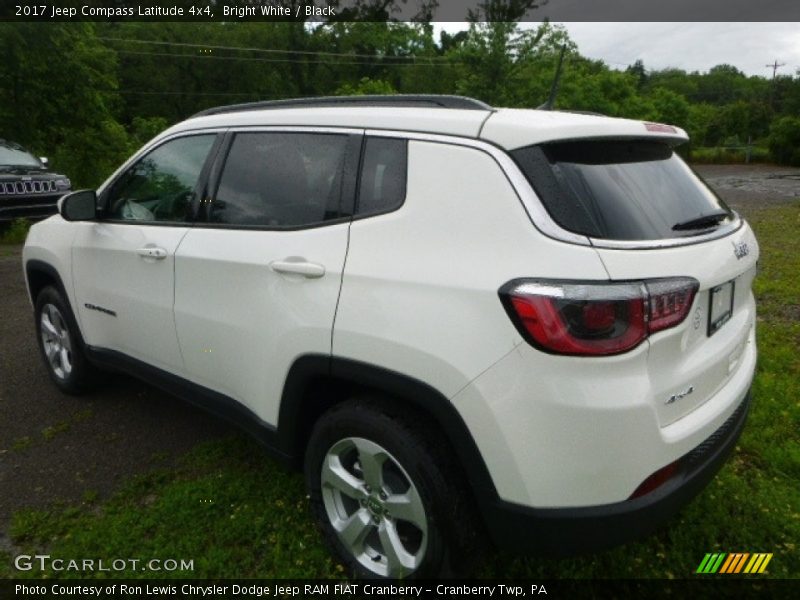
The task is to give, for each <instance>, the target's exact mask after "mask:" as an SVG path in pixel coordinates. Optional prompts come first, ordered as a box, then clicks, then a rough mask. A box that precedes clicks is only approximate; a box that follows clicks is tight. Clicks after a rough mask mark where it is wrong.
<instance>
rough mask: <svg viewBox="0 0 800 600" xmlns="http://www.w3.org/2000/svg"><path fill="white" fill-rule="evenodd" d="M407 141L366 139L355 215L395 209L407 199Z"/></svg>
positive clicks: (377, 138)
mask: <svg viewBox="0 0 800 600" xmlns="http://www.w3.org/2000/svg"><path fill="white" fill-rule="evenodd" d="M407 147H408V142H407V140H401V139H397V138H381V137H372V138H368V139H367V141H366V144H365V146H364V158H363V160H362V165H361V179H360V182H359V188H358V189H359V191H358V206H357V208H356V214H358V215H370V214H378V213H384V212H388V211H391V210H394V209H395V208H397V207H398V206H400V205H401V204H403V201H404V200H405V198H406V173H407V171H408V151H407Z"/></svg>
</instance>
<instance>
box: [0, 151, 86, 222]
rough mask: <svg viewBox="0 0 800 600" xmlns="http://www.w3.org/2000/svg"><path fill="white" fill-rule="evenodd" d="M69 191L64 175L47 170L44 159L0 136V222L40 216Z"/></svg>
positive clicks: (40, 217)
mask: <svg viewBox="0 0 800 600" xmlns="http://www.w3.org/2000/svg"><path fill="white" fill-rule="evenodd" d="M69 190H70V181H69V179H67V177H66V175H59V174H57V173H51V172H50V171H49V170H48V168H47V159H39V158H36V157H35V156H34V155H33V154H31V153H30V152H28V151H27V150H25V148H23V147H22V146H20V145H19V144H15V143H14V142H7V141H6V140H4V139H0V223H3V222H6V221H11V220H13V219H17V218H26V219H30V220H32V221H33V220H38V219H44V218H45V217H49V216H50V215H54V214H55V213H56V203H57V202H58V199H59V198H61V196H63V195H64V194H66V193H67V192H68V191H69Z"/></svg>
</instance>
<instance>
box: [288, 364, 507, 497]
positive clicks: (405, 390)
mask: <svg viewBox="0 0 800 600" xmlns="http://www.w3.org/2000/svg"><path fill="white" fill-rule="evenodd" d="M363 393H378V394H381V395H382V396H385V397H387V398H388V399H389V400H391V401H393V402H397V403H410V405H411V409H412V410H414V411H415V412H417V413H420V414H421V415H423V416H425V417H429V418H431V419H432V420H433V422H434V424H435V425H436V426H437V427H438V428H439V430H440V431H441V432H442V433H443V434H444V436H445V438H446V440H447V442H448V443H449V445H450V447H451V448H452V450H453V452H454V454H455V456H456V459H457V462H458V463H459V465H460V466H461V469H462V471H463V474H464V477H465V479H466V481H467V483H468V485H469V487H470V488H471V490H472V492H473V495H474V498H475V500H476V501H477V503H478V505H479V506H480V507H484V506H487V505H489V504H493V503H494V502H496V501H497V498H498V495H497V490H496V488H495V486H494V483H493V481H492V478H491V476H490V474H489V470H488V468H487V467H486V463H485V462H484V460H483V457H482V456H481V453H480V451H479V450H478V446H477V444H476V443H475V440H474V439H473V437H472V434H471V433H470V431H469V429H468V428H467V425H466V423H465V422H464V420H463V418H462V417H461V414H460V413H459V412H458V410H457V409H456V408H455V406H454V405H453V403H452V402H450V400H449V399H448V398H447V397H445V396H444V395H443V394H442V393H441V392H439V391H438V390H436V389H435V388H433V387H431V386H430V385H428V384H426V383H425V382H422V381H420V380H418V379H415V378H412V377H409V376H406V375H403V374H402V373H398V372H396V371H392V370H390V369H386V368H383V367H379V366H376V365H372V364H369V363H364V362H361V361H355V360H350V359H345V358H337V357H330V356H325V355H306V356H302V357H300V358H298V359H297V360H296V361H295V362H294V364H293V365H292V367H291V368H290V370H289V373H288V375H287V378H286V383H285V385H284V391H283V395H282V398H281V406H280V412H279V416H278V440H279V445H280V446H281V447H282V448H283V450H284V452H285V453H286V454H287V455H289V456H292V457H293V463H294V464H295V465H296V466H297V465H301V464H302V461H303V457H304V455H305V448H306V444H307V442H308V439H309V437H310V434H311V430H312V428H313V426H314V423H315V422H316V420H317V419H318V418H319V417H320V416H321V415H322V414H323V413H324V412H325V411H326V410H327V409H329V408H330V407H331V406H333V405H335V404H337V403H338V402H341V401H343V400H346V399H347V398H350V397H352V396H353V395H354V394H363ZM481 512H483V511H481Z"/></svg>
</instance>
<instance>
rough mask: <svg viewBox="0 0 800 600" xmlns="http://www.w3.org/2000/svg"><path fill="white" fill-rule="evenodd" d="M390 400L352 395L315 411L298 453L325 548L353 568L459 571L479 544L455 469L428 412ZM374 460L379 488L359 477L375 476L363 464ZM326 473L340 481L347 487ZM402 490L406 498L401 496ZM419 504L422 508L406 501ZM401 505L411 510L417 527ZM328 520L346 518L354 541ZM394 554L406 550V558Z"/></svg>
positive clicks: (412, 573) (366, 571)
mask: <svg viewBox="0 0 800 600" xmlns="http://www.w3.org/2000/svg"><path fill="white" fill-rule="evenodd" d="M398 406H399V405H397V404H394V403H391V402H388V401H385V400H383V399H380V398H358V399H354V400H349V401H346V402H343V403H341V404H338V405H336V406H334V407H333V408H331V409H330V410H329V411H328V412H327V413H325V414H324V415H323V416H322V417H320V419H319V420H318V421H317V423H316V425H315V427H314V429H313V431H312V433H311V438H310V440H309V443H308V448H307V451H306V459H305V476H306V486H307V488H308V491H309V495H310V499H311V508H312V511H313V513H314V516H315V517H316V519H317V522H318V524H319V526H320V528H321V530H322V533H323V536H324V538H325V541H326V543H327V544H328V546H329V547H330V548H331V550H332V551H333V553H334V555H335V556H336V557H337V558H338V559H339V560H340V561H341V562H342V564H343V565H344V566H345V567H346V568H347V570H348V572H349V573H350V574H352V575H354V576H356V577H361V578H392V579H395V578H401V577H402V578H404V579H409V578H413V579H417V578H431V577H456V576H464V575H467V574H469V573H470V572H471V569H472V567H473V566H474V565H475V564H476V562H477V560H479V552H478V550H479V548H478V547H477V546H478V544H477V540H478V536H477V534H476V531H477V530H476V520H475V517H476V515H475V511H474V510H473V508H472V504H471V502H470V500H469V498H470V495H469V493H468V492H467V490H466V488H465V485H464V484H463V477H462V476H461V475H460V473H461V471H460V469H459V468H458V466H457V465H456V464H454V462H453V460H452V458H451V456H452V451H451V450H450V449H449V447H448V446H447V444H446V442H445V440H444V439H443V436H442V435H441V433H440V432H438V430H436V429H435V428H433V427H432V426H431V425H430V421H429V420H427V419H425V418H424V417H422V416H421V415H420V416H415V415H414V414H413V413H409V412H408V411H407V410H403V411H402V412H401V411H400V409H399V408H398ZM356 444H358V445H356ZM376 448H377V449H378V450H376ZM381 451H385V455H384V454H381V453H380V452H381ZM362 457H364V459H365V460H366V461H367V462H365V465H366V466H365V467H364V468H362V465H361V462H362ZM376 457H377V460H375V461H374V462H373V461H372V460H371V459H373V458H376ZM380 460H383V461H385V462H383V466H382V467H381V468H380V469H379V471H380V474H381V475H380V478H381V479H380V481H381V485H380V488H381V489H380V490H376V489H373V488H374V487H375V486H370V485H369V484H368V483H367V482H368V480H372V481H375V480H376V479H375V475H374V473H375V472H376V470H375V468H373V469H371V472H372V475H370V474H369V472H368V471H370V468H369V466H368V464H373V465H375V464H378V463H379V462H380ZM323 463H324V464H325V472H323ZM398 467H399V468H398ZM342 469H344V471H345V472H344V473H343V472H342ZM337 473H342V474H343V475H342V476H339V475H336V474H337ZM323 479H326V482H325V483H323ZM332 481H336V482H342V485H343V489H346V490H347V491H346V492H344V491H341V489H339V488H337V487H334V485H333V484H332ZM406 484H408V487H407V488H406ZM351 486H352V487H351ZM359 486H360V489H358V488H359ZM354 490H356V491H354ZM404 490H405V491H404ZM414 490H415V491H416V494H415V493H414ZM382 492H384V493H382ZM401 498H404V499H407V500H408V502H407V503H404V504H402V505H401V503H400V502H399V500H400V499H401ZM382 500H385V501H386V502H385V504H384V503H382ZM419 506H421V507H422V508H423V510H422V511H419V510H414V507H417V509H418V507H419ZM395 510H397V512H394V511H395ZM393 512H394V514H393ZM401 514H403V515H405V514H407V515H411V516H412V518H413V520H414V521H416V522H417V523H419V524H420V526H418V525H417V524H415V523H413V522H412V521H411V520H405V519H404V518H402V516H400V515H401ZM423 514H424V518H423V517H422V516H421V515H423ZM334 522H336V525H337V527H338V528H339V530H342V531H344V528H345V527H346V526H347V525H348V524H349V525H352V526H353V528H352V529H350V530H348V532H350V533H352V532H356V531H358V532H359V534H358V535H355V534H354V535H353V536H352V538H353V539H354V540H356V541H354V542H352V543H345V542H343V538H346V537H347V536H346V535H344V534H342V535H340V534H339V533H338V532H337V529H336V527H334ZM423 529H424V531H423ZM391 540H394V542H393V543H392V542H391ZM387 544H388V547H389V548H390V550H392V552H391V553H390V552H387V551H386V547H387ZM398 548H399V549H400V550H401V551H398ZM402 551H406V553H405V554H403V552H402ZM390 554H391V555H392V560H390V558H389V555H390ZM397 557H404V558H406V559H408V557H413V558H414V563H413V564H412V562H410V561H406V562H405V563H404V562H403V561H402V559H398V558H397Z"/></svg>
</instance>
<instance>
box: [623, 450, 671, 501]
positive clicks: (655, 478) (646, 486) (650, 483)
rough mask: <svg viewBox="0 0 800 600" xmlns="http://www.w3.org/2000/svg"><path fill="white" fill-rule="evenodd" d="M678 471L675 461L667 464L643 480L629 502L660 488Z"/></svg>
mask: <svg viewBox="0 0 800 600" xmlns="http://www.w3.org/2000/svg"><path fill="white" fill-rule="evenodd" d="M677 471H678V461H677V460H676V461H675V462H674V463H670V464H668V465H667V466H666V467H662V468H661V469H659V470H658V471H656V472H655V473H653V474H652V475H650V477H648V478H647V479H645V480H644V481H643V482H642V483H641V484H640V485H639V487H637V488H636V491H635V492H633V494H631V497H630V498H629V500H633V499H634V498H639V497H640V496H644V495H645V494H649V493H650V492H652V491H653V490H655V489H656V488H659V487H661V486H662V485H664V484H665V483H666V482H667V481H669V480H670V479H672V476H673V475H675V473H676V472H677Z"/></svg>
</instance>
